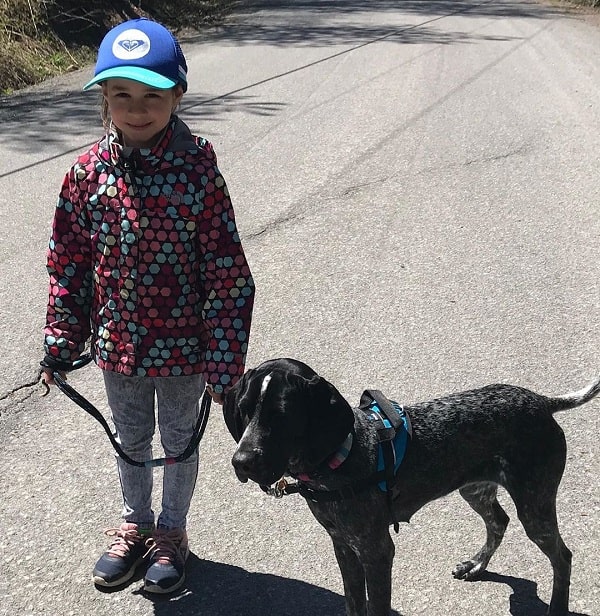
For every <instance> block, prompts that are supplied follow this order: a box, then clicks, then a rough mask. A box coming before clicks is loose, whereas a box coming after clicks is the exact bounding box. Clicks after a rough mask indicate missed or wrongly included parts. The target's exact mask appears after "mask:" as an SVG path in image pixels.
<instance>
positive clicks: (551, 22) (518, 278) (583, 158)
mask: <svg viewBox="0 0 600 616" xmlns="http://www.w3.org/2000/svg"><path fill="white" fill-rule="evenodd" d="M367 7H368V8H367ZM184 50H185V52H186V55H187V58H188V63H189V64H190V69H191V70H190V83H191V86H190V90H189V92H188V93H187V94H186V97H185V99H184V103H183V107H182V110H181V116H182V117H183V118H184V119H185V120H187V121H188V123H189V124H190V125H191V126H192V127H193V128H194V129H195V130H196V131H197V132H198V133H200V134H202V135H204V136H206V137H208V138H209V139H211V140H212V141H213V143H214V146H215V148H216V151H217V153H218V156H219V162H220V167H221V170H222V171H223V173H224V175H225V177H226V179H227V181H228V184H229V187H230V191H231V193H232V197H233V200H234V204H235V208H236V213H237V218H238V223H239V227H240V232H241V235H242V236H243V240H244V244H245V247H246V252H247V254H248V258H249V260H250V263H251V266H252V269H253V272H254V275H255V278H256V282H257V288H258V295H257V304H256V310H255V319H254V328H253V332H252V339H251V350H250V354H249V358H248V364H249V366H254V365H256V364H258V363H259V362H260V361H262V360H264V359H268V358H272V357H277V356H291V357H296V358H298V359H302V360H304V361H306V362H307V363H309V364H310V365H312V366H313V367H314V368H315V369H317V370H318V371H319V372H321V373H322V374H323V376H325V377H327V378H328V379H329V380H331V381H332V382H334V383H335V384H336V385H337V387H338V388H339V389H340V391H342V392H343V393H344V394H345V395H347V397H348V399H349V400H350V401H351V402H352V403H357V402H358V398H359V396H360V393H361V392H362V390H363V389H365V388H367V387H376V388H379V389H381V390H383V391H385V392H386V393H388V394H389V395H390V396H392V397H394V398H396V399H397V400H399V401H401V402H402V401H405V402H411V401H415V400H421V399H426V398H431V397H434V396H438V395H441V394H445V393H449V392H452V391H456V390H460V389H467V388H471V387H475V386H479V385H483V384H487V383H490V382H497V381H504V382H509V383H514V384H517V385H523V386H526V387H530V388H532V389H535V390H537V391H539V392H541V393H548V394H560V393H565V392H567V391H571V390H574V389H579V388H580V387H582V386H583V385H585V384H586V383H587V382H588V381H589V380H591V379H592V378H593V377H594V376H595V375H597V374H598V373H599V372H600V362H599V361H598V349H599V348H600V333H599V329H598V323H599V320H600V319H599V317H600V283H599V280H600V241H599V237H600V218H599V216H598V203H599V201H600V180H599V175H598V152H599V151H600V131H599V130H598V128H599V126H600V31H599V29H598V25H597V22H596V23H595V22H594V21H591V20H589V19H587V18H586V17H585V16H584V15H582V14H579V13H566V12H564V11H563V10H561V9H559V8H558V7H556V6H546V5H540V4H535V3H529V2H521V1H514V2H509V1H501V0H500V1H494V2H492V1H484V2H477V1H469V0H467V1H465V2H453V1H449V0H448V1H443V0H440V1H432V2H427V1H414V2H413V1H409V0H406V1H404V2H394V1H392V0H370V1H369V2H368V3H365V2H356V1H354V0H346V1H344V2H341V1H339V2H334V1H332V0H329V1H328V0H321V1H318V0H295V1H292V0H290V1H288V2H283V1H267V0H265V1H263V2H250V3H248V10H247V11H243V12H240V13H238V14H237V15H235V16H234V17H232V18H231V19H230V20H229V21H228V22H227V24H226V25H225V26H222V27H219V28H215V29H213V30H210V31H208V32H205V33H202V34H200V35H198V36H195V37H190V38H189V39H186V41H185V42H184ZM89 73H90V70H86V71H82V72H79V73H77V74H73V75H70V76H68V77H66V78H62V79H58V80H53V81H51V82H48V83H46V84H44V85H43V86H41V87H38V88H33V89H31V90H29V91H27V92H24V93H22V94H20V95H18V96H15V97H12V98H10V99H5V100H2V101H1V103H0V123H1V130H0V214H1V216H2V224H1V225H0V468H1V469H2V478H1V480H0V615H2V616H9V615H10V616H67V615H74V616H88V615H90V614H93V615H95V616H108V615H110V616H120V615H123V616H125V615H127V616H176V615H181V616H200V615H202V616H237V615H239V616H259V615H260V616H262V615H263V614H265V613H268V614H272V615H273V616H304V615H307V616H308V615H311V616H312V615H319V616H320V615H328V616H341V615H342V614H343V599H342V587H341V581H340V576H339V573H338V569H337V566H336V565H335V562H334V557H333V551H332V548H331V546H330V542H329V538H328V537H327V535H326V534H325V532H324V531H323V530H322V529H321V528H320V527H319V526H318V524H317V523H316V521H315V520H314V519H313V518H312V517H311V516H310V514H309V512H308V509H307V508H306V506H305V504H304V503H303V502H302V500H301V498H300V497H288V498H286V499H284V500H283V501H275V500H271V499H269V498H268V497H266V496H265V495H263V493H262V492H261V491H260V490H259V489H258V488H257V487H256V486H252V485H241V484H238V483H237V481H236V480H235V477H234V474H233V472H232V470H231V467H230V463H229V460H230V457H231V454H232V453H233V450H234V443H233V441H232V440H231V438H230V437H229V435H228V433H227V432H226V429H225V426H224V423H223V420H222V418H221V416H220V412H219V409H218V408H213V414H212V417H211V421H210V423H209V427H208V430H207V434H206V436H205V439H204V441H203V442H202V444H201V458H202V467H201V475H200V478H199V483H198V487H197V491H196V494H195V497H194V502H193V506H192V511H191V515H190V524H189V532H190V538H191V546H192V551H193V555H192V557H191V559H190V562H189V567H188V583H187V585H186V587H185V589H184V591H183V592H182V593H181V594H180V595H178V596H177V597H175V598H170V599H168V600H164V599H163V600H155V599H152V598H150V597H148V596H146V595H144V594H143V593H142V592H140V589H141V581H140V580H136V581H134V582H133V583H132V584H131V585H130V586H128V587H127V588H126V589H124V590H121V591H119V592H113V593H102V592H98V591H97V590H96V589H95V588H94V587H93V585H92V584H91V581H90V572H91V568H92V567H93V564H94V562H95V560H96V559H97V557H98V556H99V555H100V553H101V551H102V549H103V547H104V546H105V538H104V536H103V535H102V530H103V529H104V528H107V527H110V526H113V525H115V523H117V522H118V516H119V510H120V494H119V488H118V480H117V476H116V470H115V464H114V459H113V456H112V453H111V449H110V447H109V443H108V441H107V439H106V438H105V436H104V434H103V432H102V430H101V428H100V427H99V426H98V425H97V424H96V423H94V422H93V420H92V419H91V418H89V417H88V416H87V415H85V414H84V413H83V412H82V411H81V410H79V409H78V408H77V407H76V406H75V405H74V404H73V403H72V402H70V401H69V400H68V399H66V398H65V397H64V396H62V395H60V394H59V393H58V392H54V393H53V394H51V395H50V396H49V397H47V398H40V397H39V396H38V391H37V389H36V388H35V387H33V386H31V384H32V383H34V382H35V379H36V367H37V363H38V361H39V358H40V353H41V349H40V344H41V328H42V325H43V319H44V306H45V301H46V274H45V269H44V255H45V248H46V241H47V236H48V231H49V225H50V221H51V216H52V210H53V207H54V203H55V200H56V195H57V191H58V187H59V184H60V181H61V179H62V175H63V174H64V172H65V171H66V170H67V168H68V166H69V165H70V164H71V162H72V161H73V159H74V157H75V154H76V152H79V151H80V150H83V149H84V148H85V147H86V145H87V144H89V143H91V142H92V141H93V140H95V139H96V138H97V137H98V136H99V126H100V122H99V117H98V99H97V94H94V93H86V94H84V93H81V92H80V90H79V89H80V87H81V84H82V83H84V82H85V80H86V79H87V77H88V76H89ZM71 381H72V382H73V383H74V384H75V385H76V386H77V387H78V388H79V389H80V390H81V391H82V392H83V393H84V394H85V395H86V396H87V397H89V398H90V399H91V400H92V401H93V402H94V403H96V404H97V405H98V406H100V407H101V408H102V409H104V410H105V409H106V405H105V402H104V397H103V391H102V387H101V379H100V376H99V373H98V371H97V369H95V368H93V367H88V368H85V369H83V370H81V371H80V372H79V373H77V374H74V375H73V376H72V378H71ZM558 420H559V421H560V423H561V425H562V426H563V428H564V430H565V433H566V435H567V441H568V443H569V456H568V463H567V469H566V472H565V476H564V479H563V483H562V486H561V490H560V493H559V502H558V507H559V517H560V524H561V528H562V532H563V536H564V539H565V541H566V543H567V544H568V545H569V547H570V548H571V549H572V550H573V552H574V562H573V577H572V593H571V596H572V600H571V608H572V614H573V615H575V616H598V615H599V614H600V557H599V556H598V554H599V552H600V482H599V480H598V477H599V476H600V447H599V444H598V434H599V433H600V400H596V401H594V402H592V403H590V404H588V405H587V406H586V407H583V408H580V409H577V410H573V411H569V412H567V413H563V414H561V415H560V416H558ZM457 455H469V452H468V451H459V452H457ZM156 477H157V483H158V481H159V480H160V471H156ZM157 495H158V491H157ZM502 502H503V503H504V504H505V506H506V508H507V510H508V512H509V514H510V515H511V518H512V520H513V523H512V524H511V525H510V526H509V530H508V532H507V535H506V538H505V541H504V543H503V544H502V546H501V547H500V549H499V550H498V553H497V555H496V556H495V558H494V559H493V560H492V562H491V564H490V568H489V569H490V572H489V573H488V574H487V575H486V576H485V577H484V579H483V580H482V581H480V582H477V583H463V582H459V581H456V580H454V579H453V578H452V576H451V575H450V571H451V569H452V567H453V566H454V565H455V563H456V562H458V561H459V560H462V559H464V558H465V557H468V556H471V555H472V553H474V552H475V551H476V550H477V549H478V548H479V547H480V544H481V543H482V542H483V539H484V536H483V535H484V531H483V527H482V524H481V523H480V521H479V520H478V519H477V516H476V515H475V514H473V513H472V512H470V510H469V509H468V507H467V506H466V505H465V504H463V503H462V502H461V500H460V498H458V497H457V496H456V495H453V496H450V497H448V498H445V499H442V500H440V501H438V502H435V503H432V504H430V505H429V506H427V507H425V508H424V509H423V510H421V511H420V512H419V513H418V514H417V515H416V516H415V517H414V519H413V521H412V522H411V524H410V525H403V526H402V527H401V529H400V533H399V534H398V535H397V536H396V538H395V541H396V560H395V565H394V593H393V607H394V609H395V610H396V611H397V613H398V614H402V615H403V616H412V615H416V614H426V615H427V616H448V615H450V616H458V615H462V614H467V613H468V614H475V615H486V616H487V615H492V616H497V615H504V614H511V615H512V616H542V614H544V613H545V609H546V607H547V602H548V599H549V595H550V587H551V571H550V566H549V564H548V562H547V561H546V560H545V558H544V557H543V555H542V554H541V552H539V550H538V549H537V548H536V547H535V546H534V545H533V544H532V543H531V542H530V541H529V540H528V539H527V538H526V537H525V534H524V531H523V529H522V527H521V526H520V524H519V523H518V520H517V519H516V515H515V512H514V508H513V506H512V504H511V503H510V501H509V500H508V498H507V497H506V495H505V494H504V493H503V494H502Z"/></svg>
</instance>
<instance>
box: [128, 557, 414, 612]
mask: <svg viewBox="0 0 600 616" xmlns="http://www.w3.org/2000/svg"><path fill="white" fill-rule="evenodd" d="M134 592H140V593H143V594H144V595H145V596H146V597H148V599H149V600H151V601H152V602H153V603H154V614H155V616H173V614H178V615H180V616H201V615H202V616H205V615H206V614H211V616H264V615H265V614H270V615H272V616H309V615H310V616H313V615H314V614H327V615H328V616H345V614H346V612H345V609H344V597H343V596H342V595H339V594H337V593H334V592H331V591H330V590H326V589H324V588H320V587H318V586H314V585H313V584H308V583H306V582H302V581H300V580H293V579H289V578H283V577H280V576H277V575H270V574H267V573H252V572H249V571H246V570H245V569H242V568H241V567H235V566H233V565H226V564H223V563H216V562H212V561H210V560H201V559H200V558H198V557H197V556H196V555H194V554H190V556H189V559H188V562H187V565H186V583H185V587H184V589H183V590H182V591H181V592H179V593H178V594H177V595H175V596H172V595H171V596H164V597H162V596H160V595H158V596H157V595H150V594H149V593H144V591H142V590H138V591H134ZM174 603H175V604H176V609H174V608H175V605H174ZM392 614H393V615H394V616H402V614H399V613H398V612H395V611H394V612H392Z"/></svg>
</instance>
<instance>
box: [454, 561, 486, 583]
mask: <svg viewBox="0 0 600 616" xmlns="http://www.w3.org/2000/svg"><path fill="white" fill-rule="evenodd" d="M484 571H485V567H484V566H483V563H481V562H477V561H475V560H465V561H464V562H462V563H458V565H456V567H454V569H453V570H452V575H453V576H454V577H455V578H456V579H457V580H467V581H471V580H476V579H478V578H479V577H480V576H481V574H482V573H483V572H484Z"/></svg>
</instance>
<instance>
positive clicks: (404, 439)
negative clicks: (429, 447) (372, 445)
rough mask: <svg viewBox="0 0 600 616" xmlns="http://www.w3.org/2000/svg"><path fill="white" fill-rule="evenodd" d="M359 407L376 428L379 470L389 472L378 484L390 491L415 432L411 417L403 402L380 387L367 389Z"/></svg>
mask: <svg viewBox="0 0 600 616" xmlns="http://www.w3.org/2000/svg"><path fill="white" fill-rule="evenodd" d="M359 408H360V409H361V410H362V411H364V412H365V413H367V419H368V420H369V421H370V422H372V423H373V424H374V427H375V429H376V430H377V435H378V437H379V447H378V449H379V452H378V456H377V471H378V472H384V474H385V476H386V478H385V479H384V480H383V481H380V482H379V484H378V485H379V488H380V490H382V491H383V492H390V491H391V489H392V488H393V480H394V479H395V476H396V473H397V472H398V469H399V468H400V464H402V460H403V458H404V454H405V453H406V447H407V445H408V440H409V438H410V436H411V435H412V427H411V425H410V419H409V417H408V415H407V414H406V412H405V411H404V409H403V408H402V406H400V405H399V404H398V403H397V402H395V401H394V400H389V399H388V398H386V397H385V396H384V395H383V394H382V393H381V392H380V391H378V390H369V389H367V390H366V391H365V392H364V393H363V395H362V397H361V399H360V406H359Z"/></svg>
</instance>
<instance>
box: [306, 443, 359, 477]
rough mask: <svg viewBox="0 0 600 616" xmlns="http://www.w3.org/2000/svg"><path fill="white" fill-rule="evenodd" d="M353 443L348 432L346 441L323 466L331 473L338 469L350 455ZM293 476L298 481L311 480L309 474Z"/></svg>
mask: <svg viewBox="0 0 600 616" xmlns="http://www.w3.org/2000/svg"><path fill="white" fill-rule="evenodd" d="M353 442H354V436H352V432H350V433H349V434H348V436H347V437H346V440H345V441H344V442H343V443H342V444H341V445H340V447H338V449H337V450H336V452H335V453H334V454H333V455H332V456H330V457H329V459H328V460H327V461H326V462H324V463H323V464H324V465H326V466H327V468H329V469H330V470H332V471H334V470H335V469H336V468H339V467H340V466H341V465H342V464H343V463H344V462H345V461H346V459H347V458H348V456H349V455H350V450H351V449H352V443H353ZM294 476H295V478H296V479H298V480H299V481H310V480H311V479H312V478H313V477H312V476H311V475H310V474H309V473H298V474H297V475H294Z"/></svg>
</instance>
